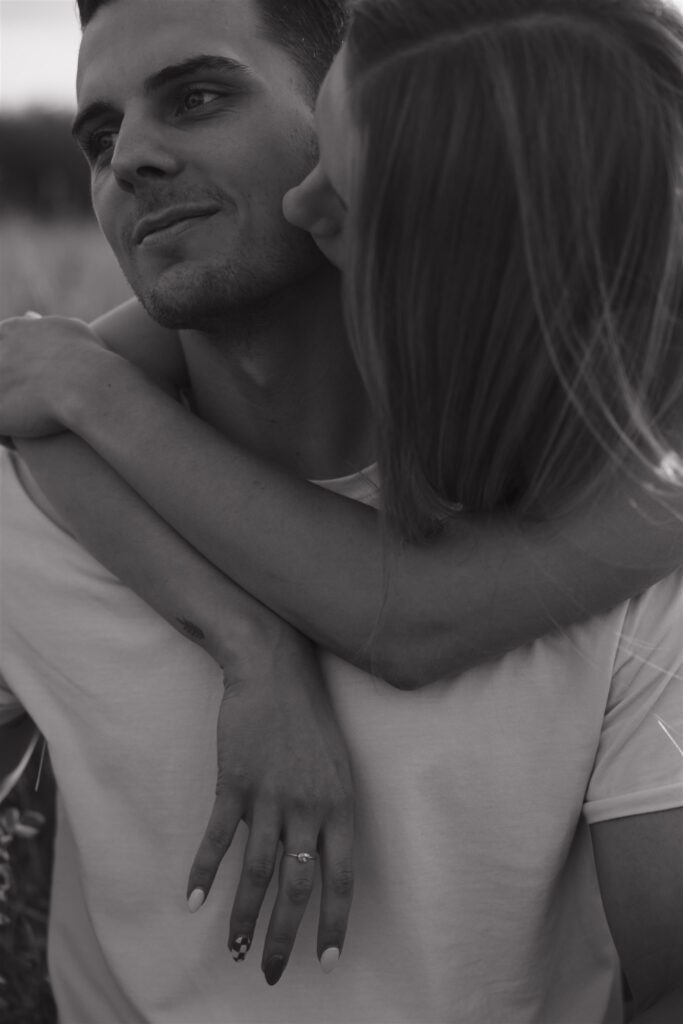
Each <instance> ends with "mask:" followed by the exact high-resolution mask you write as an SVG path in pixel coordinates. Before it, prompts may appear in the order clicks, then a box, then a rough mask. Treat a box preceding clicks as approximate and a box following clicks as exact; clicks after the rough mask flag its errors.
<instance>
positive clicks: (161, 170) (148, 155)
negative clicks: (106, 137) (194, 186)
mask: <svg viewBox="0 0 683 1024" xmlns="http://www.w3.org/2000/svg"><path fill="white" fill-rule="evenodd" d="M169 143H170V140H169V139H168V137H167V132H166V131H165V130H164V126H162V125H156V124H154V123H152V122H151V121H150V120H148V119H146V118H142V117H140V118H131V119H130V120H127V121H126V120H125V119H124V121H123V123H122V124H121V127H120V128H119V133H118V137H117V139H116V145H115V146H114V152H113V154H112V161H111V168H112V171H113V173H114V176H115V177H116V180H117V181H118V183H119V185H120V186H121V187H122V188H124V189H127V190H134V189H135V187H136V185H138V184H142V183H143V182H149V180H150V178H166V177H173V176H174V175H175V174H177V173H178V171H179V170H180V167H181V160H180V157H179V155H178V153H177V152H175V151H174V150H173V148H172V147H171V146H170V144H169Z"/></svg>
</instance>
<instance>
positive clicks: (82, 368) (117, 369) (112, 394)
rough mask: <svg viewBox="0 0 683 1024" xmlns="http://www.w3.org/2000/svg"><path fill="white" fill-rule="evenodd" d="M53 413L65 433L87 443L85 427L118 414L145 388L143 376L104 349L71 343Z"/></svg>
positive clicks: (86, 429)
mask: <svg viewBox="0 0 683 1024" xmlns="http://www.w3.org/2000/svg"><path fill="white" fill-rule="evenodd" d="M63 385H64V386H63V387H60V388H59V395H58V397H56V399H55V401H56V403H57V409H56V413H57V415H58V417H59V420H60V422H61V423H62V424H63V426H64V427H65V428H66V429H67V430H71V431H72V432H73V433H74V434H79V435H80V436H81V437H83V439H84V440H86V441H87V440H88V435H89V427H90V425H91V424H92V423H93V422H94V421H99V422H101V421H102V420H103V419H104V418H109V417H110V416H112V417H114V418H115V417H116V416H120V415H121V414H122V409H121V406H122V405H123V404H124V403H125V402H126V401H128V400H130V401H132V400H133V395H134V394H135V393H136V392H137V390H138V388H142V387H144V386H145V385H146V386H148V387H151V385H149V384H147V383H146V381H145V377H144V374H142V373H141V371H140V370H137V369H136V368H135V367H134V366H132V365H131V364H130V363H128V362H127V360H125V359H123V358H122V357H121V356H118V355H116V354H115V353H113V352H110V351H109V350H108V349H106V348H102V347H100V346H98V345H92V344H83V343H79V344H74V345H73V346H72V349H71V353H70V355H69V357H68V359H67V360H66V363H65V366H64V369H63Z"/></svg>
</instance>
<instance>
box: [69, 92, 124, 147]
mask: <svg viewBox="0 0 683 1024" xmlns="http://www.w3.org/2000/svg"><path fill="white" fill-rule="evenodd" d="M116 112H117V111H116V107H115V106H114V105H113V104H112V103H107V102H106V101H105V100H95V102H94V103H89V104H88V106H87V107H85V108H84V109H83V110H82V111H81V112H80V114H77V115H76V117H75V118H74V120H73V124H72V125H71V134H72V135H73V137H74V138H75V139H76V140H78V138H79V136H80V134H81V132H82V131H83V126H84V125H85V123H86V122H87V121H91V120H94V119H95V118H98V117H105V116H109V115H111V114H116Z"/></svg>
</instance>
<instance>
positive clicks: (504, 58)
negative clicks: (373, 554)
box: [346, 0, 683, 538]
mask: <svg viewBox="0 0 683 1024" xmlns="http://www.w3.org/2000/svg"><path fill="white" fill-rule="evenodd" d="M346 59H347V61H348V64H347V70H348V80H349V82H350V83H351V89H350V96H351V111H352V117H353V119H354V121H355V125H356V127H357V130H358V137H359V145H358V153H357V173H355V174H354V183H353V197H352V203H351V208H352V211H353V216H352V219H351V221H350V223H349V234H350V239H351V248H352V255H351V260H350V265H351V267H352V270H351V273H350V274H349V275H348V279H347V304H348V311H349V323H350V327H351V334H352V339H353V342H354V345H355V349H356V355H357V358H358V361H359V363H360V366H361V369H362V372H363V374H364V377H365V381H366V384H367V387H368V389H369V392H370V395H371V399H372V402H373V405H374V406H375V408H376V410H377V424H378V427H377V429H378V435H379V436H378V452H379V459H380V469H381V473H382V478H383V493H384V501H385V507H386V509H387V512H388V514H389V517H390V520H392V521H393V522H394V524H395V526H396V528H397V529H398V532H399V533H400V534H401V535H403V536H405V537H408V538H420V537H424V536H426V535H428V534H429V533H430V532H433V531H434V530H435V529H438V526H439V524H440V523H441V522H442V521H443V519H444V517H446V516H448V515H449V514H450V513H452V511H453V510H454V509H455V508H458V507H460V506H461V505H464V506H465V507H466V508H468V509H472V510H495V509H513V510H515V511H516V512H519V513H520V514H526V515H534V516H537V515H538V516H546V515H549V514H555V513H557V512H558V511H559V510H562V509H566V508H567V507H568V506H569V505H570V504H571V502H572V501H573V500H576V498H577V496H579V495H584V494H585V492H586V489H587V488H588V487H591V486H594V485H595V483H596V482H597V481H599V480H601V479H604V476H605V472H606V470H607V469H608V468H609V467H610V466H611V465H613V461H614V460H615V459H616V460H618V461H620V462H621V463H622V464H626V463H628V464H629V465H632V466H634V465H636V466H637V465H638V464H639V463H640V462H642V463H644V464H645V465H646V466H647V467H650V468H651V469H654V471H655V472H659V473H660V475H662V476H663V477H667V475H668V477H669V479H670V480H673V481H674V482H677V481H676V478H677V475H678V474H679V473H681V469H682V468H683V464H682V463H681V462H680V460H679V458H678V456H677V455H675V454H673V453H672V449H674V448H675V443H676V442H675V434H676V429H677V428H680V426H681V418H682V417H681V412H682V405H683V403H682V399H683V340H682V333H681V316H680V314H681V309H682V305H681V303H682V297H683V288H682V284H683V262H682V260H683V233H682V231H683V215H682V214H683V209H682V201H683V194H682V186H683V23H682V22H681V20H680V19H679V16H678V14H677V13H676V12H675V11H674V10H673V9H672V8H670V7H666V6H664V5H660V4H656V3H652V2H649V0H359V2H357V3H356V4H355V7H354V8H353V14H352V22H351V28H350V33H349V37H348V44H347V57H346ZM679 436H680V435H679ZM678 482H681V483H683V474H681V479H680V481H678Z"/></svg>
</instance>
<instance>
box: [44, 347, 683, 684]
mask: <svg viewBox="0 0 683 1024" xmlns="http://www.w3.org/2000/svg"><path fill="white" fill-rule="evenodd" d="M93 358H94V359H97V360H98V362H97V363H92V361H91V360H86V361H84V364H83V366H82V368H81V370H79V372H82V373H83V375H84V376H83V378H82V380H81V382H80V385H79V384H78V382H77V386H76V387H75V388H74V389H72V391H71V399H70V402H69V405H68V408H66V409H65V411H64V419H65V422H66V423H67V426H69V427H70V429H73V430H75V431H77V432H78V433H79V434H81V435H82V436H83V437H84V438H85V439H86V440H87V441H88V443H89V444H91V445H92V446H93V447H94V448H95V449H96V450H97V451H98V452H99V453H100V454H101V455H102V457H103V458H104V459H105V460H106V461H107V462H108V463H109V464H110V465H111V466H112V467H113V468H114V469H115V470H116V471H117V472H118V473H120V474H121V476H123V477H124V478H125V479H126V480H127V481H128V483H129V484H130V485H131V486H132V487H133V488H134V489H135V490H136V491H137V492H138V494H140V495H141V496H142V497H143V498H144V499H145V501H146V502H148V503H149V504H150V505H151V506H153V507H154V508H155V509H156V511H157V512H158V513H159V515H161V516H162V517H163V518H164V519H165V520H166V521H167V522H168V523H170V524H171V525H172V526H173V527H174V529H175V530H177V531H178V533H180V534H182V536H184V537H185V538H186V539H187V540H188V541H189V542H190V543H191V544H192V545H193V546H194V547H195V548H197V549H198V550H199V551H201V552H202V553H203V554H204V555H205V556H206V558H207V559H208V560H209V561H211V562H212V563H213V564H215V565H216V566H218V567H219V568H220V569H221V570H222V571H223V572H225V573H226V574H229V575H230V576H231V577H232V578H233V579H235V580H236V581H237V582H238V583H239V584H240V585H241V586H243V587H244V588H245V589H247V590H249V591H250V592H251V593H253V594H255V595H256V596H257V597H258V598H259V600H261V601H263V602H264V603H265V604H267V605H268V606H269V607H271V608H272V609H273V610H274V611H276V612H277V613H278V614H279V615H281V616H283V617H284V618H286V619H287V620H288V621H290V622H291V623H292V624H293V625H295V626H296V627H297V628H298V629H300V630H301V631H302V632H304V633H306V634H307V635H309V636H311V637H312V638H313V639H315V640H316V641H317V642H319V643H320V644H322V645H324V646H326V647H328V648H330V649H331V650H334V651H336V652H337V653H339V654H340V655H342V656H343V657H345V658H347V659H348V660H351V661H353V662H355V663H357V664H359V665H361V666H362V667H365V668H368V669H370V670H371V671H373V672H375V673H376V674H379V675H382V676H384V677H385V678H387V679H388V680H389V681H390V682H392V683H394V684H395V685H399V686H409V687H410V686H414V685H419V684H422V683H425V682H429V681H431V680H433V679H436V678H439V677H440V676H443V675H445V674H453V673H457V672H459V671H461V670H462V669H464V668H466V667H468V666H470V665H472V664H475V663H478V662H481V661H485V660H488V659H489V658H492V657H495V656H497V655H499V654H501V653H502V652H503V651H505V650H508V649H510V648H512V647H515V646H518V645H520V644H522V643H524V642H527V641H529V640H531V639H534V638H535V637H537V636H539V635H542V634H543V633H545V632H548V631H549V630H551V629H553V628H555V627H557V626H562V625H567V624H569V623H571V622H575V621H578V620H581V619H584V618H587V617H589V616H590V615H591V614H594V613H596V612H599V611H601V610H604V609H606V608H608V607H610V606H612V605H614V604H616V603H618V602H619V601H620V600H623V599H625V598H626V597H627V596H630V595H632V594H633V593H636V592H638V591H639V590H642V589H644V588H646V587H647V586H648V585H650V584H651V583H652V582H654V581H655V580H656V579H658V578H660V577H661V576H662V575H665V574H666V573H667V572H668V571H670V570H672V569H673V568H674V567H675V566H676V565H678V564H680V563H681V562H683V528H682V527H681V521H680V518H678V517H679V516H680V513H681V498H680V497H679V498H678V499H677V501H678V509H673V510H671V511H666V510H665V509H664V508H663V507H662V506H660V505H659V503H658V502H657V501H655V500H653V499H650V498H648V496H647V494H646V493H645V492H641V491H640V488H639V487H638V485H637V484H635V483H634V484H633V485H631V486H630V487H629V485H628V484H623V486H622V487H621V489H619V488H617V487H616V485H615V487H614V489H613V490H612V492H611V494H609V495H607V496H606V495H602V496H601V498H600V501H599V503H596V505H595V507H594V508H592V509H588V510H587V511H585V512H584V513H582V515H581V517H575V518H574V519H572V520H571V521H569V520H567V521H565V522H564V523H562V524H554V525H552V526H551V525H535V526H525V527H520V526H519V524H515V523H513V522H511V521H508V520H506V519H504V518H500V519H489V520H482V519H479V518H476V517H462V518H461V519H460V520H457V521H454V522H453V524H452V526H451V527H450V528H449V531H448V532H447V533H446V534H445V535H444V536H443V537H441V538H439V540H438V541H436V542H434V543H432V544H430V545H424V546H402V547H401V546H398V545H393V544H389V545H387V544H385V543H384V541H383V538H382V536H381V533H380V530H379V525H378V516H377V514H376V512H375V511H374V510H373V509H370V508H367V507H365V506H362V505H360V504H358V503H356V502H353V501H350V500H348V499H345V498H341V497H339V496H338V495H333V494H330V493H328V492H326V491H324V490H323V489H321V488H319V487H315V486H313V485H310V484H308V483H307V482H305V481H301V480H297V479H295V478H293V477H291V476H290V475H288V474H287V473H284V472H281V471H279V470H278V469H277V468H276V467H274V466H271V465H268V464H266V463H263V462H261V461H260V460H258V459H256V458H254V457H252V456H250V455H249V454H247V453H245V452H244V451H242V450H241V449H239V448H238V447H236V446H235V445H232V444H230V443H229V442H228V441H227V439H226V438H224V437H223V436H222V435H220V434H219V433H218V432H217V431H215V430H213V429H212V428H211V427H209V426H208V425H207V424H205V423H202V422H201V421H200V420H199V419H197V418H196V417H194V416H192V415H191V414H189V413H188V412H186V411H185V410H183V409H181V408H179V407H178V406H177V405H176V403H174V402H173V401H172V400H170V399H169V398H168V397H167V396H165V395H163V394H162V393H161V392H159V391H158V390H157V389H155V388H154V387H153V386H151V385H150V384H149V382H148V381H146V380H145V379H144V377H143V376H142V375H141V374H140V373H139V371H137V370H136V369H135V368H134V367H132V366H130V365H129V364H128V363H126V362H125V361H123V360H120V359H118V357H116V356H112V355H110V354H104V356H102V355H99V356H98V354H97V353H94V354H93ZM103 358H104V360H106V361H108V362H103V361H102V360H103ZM88 363H89V364H90V365H87V364H88ZM178 480H182V481H183V487H182V488H179V487H178V486H177V481H178Z"/></svg>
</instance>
